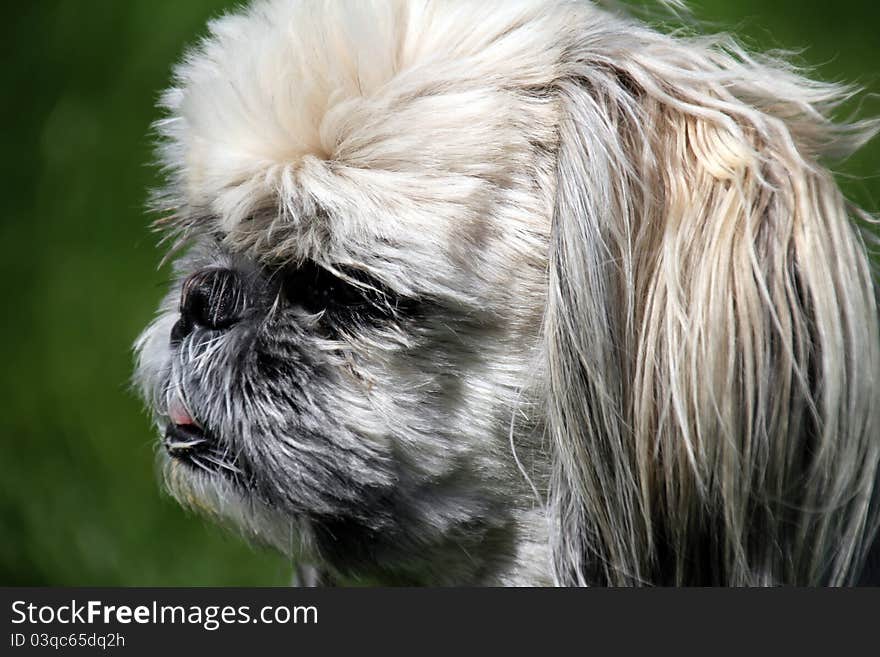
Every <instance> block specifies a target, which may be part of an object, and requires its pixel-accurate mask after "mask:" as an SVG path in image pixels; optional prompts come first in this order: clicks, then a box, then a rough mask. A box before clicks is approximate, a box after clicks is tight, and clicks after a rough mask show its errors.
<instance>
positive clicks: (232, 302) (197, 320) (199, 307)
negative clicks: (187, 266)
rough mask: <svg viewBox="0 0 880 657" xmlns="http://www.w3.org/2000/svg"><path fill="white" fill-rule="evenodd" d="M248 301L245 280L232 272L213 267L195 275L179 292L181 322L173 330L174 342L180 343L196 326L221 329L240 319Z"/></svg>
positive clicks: (188, 279) (187, 280)
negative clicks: (245, 295)
mask: <svg viewBox="0 0 880 657" xmlns="http://www.w3.org/2000/svg"><path fill="white" fill-rule="evenodd" d="M244 306H245V298H244V290H243V287H242V281H241V279H240V278H239V275H238V274H237V273H236V272H234V271H232V270H231V269H220V268H216V267H212V268H209V269H202V270H201V271H197V272H196V273H195V274H192V275H191V276H190V277H189V278H187V279H186V280H185V281H184V282H183V287H182V289H181V292H180V319H178V320H177V323H176V324H175V325H174V327H173V328H172V329H171V341H172V342H179V341H180V340H182V339H183V338H185V337H186V336H187V335H189V334H190V333H192V331H193V329H194V328H195V327H196V326H200V327H202V328H206V329H212V330H221V329H225V328H229V327H230V326H232V325H233V324H235V322H237V321H238V320H239V319H240V318H241V314H242V312H243V310H244Z"/></svg>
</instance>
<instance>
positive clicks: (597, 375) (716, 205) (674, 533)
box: [545, 17, 880, 585]
mask: <svg viewBox="0 0 880 657" xmlns="http://www.w3.org/2000/svg"><path fill="white" fill-rule="evenodd" d="M573 32H574V30H573ZM571 38H572V45H571V46H570V47H569V48H568V49H567V51H566V52H567V53H568V57H569V59H568V61H567V62H566V63H565V65H564V66H565V68H564V70H563V72H562V75H561V78H560V82H559V84H558V87H557V91H558V94H559V97H560V99H561V101H560V102H561V109H562V115H563V118H562V121H561V124H560V128H559V129H560V146H559V154H558V190H557V199H556V208H555V215H554V219H553V222H554V223H553V230H552V244H551V266H550V288H549V298H548V309H547V313H546V320H545V321H546V323H545V340H546V344H545V348H546V354H547V370H548V373H549V384H548V426H549V429H548V430H549V433H550V436H551V438H552V444H553V448H554V471H553V480H552V483H551V506H552V513H553V519H554V531H553V551H554V566H555V571H556V577H557V580H558V582H559V583H561V584H612V585H622V584H642V583H646V584H667V583H668V584H728V585H755V584H780V583H797V584H819V583H827V584H845V583H851V582H853V581H854V579H855V578H856V577H857V575H858V572H859V569H860V566H861V563H862V561H863V558H864V553H865V550H866V547H867V546H868V545H869V544H870V540H871V539H872V537H873V535H874V533H875V528H876V525H877V519H878V509H877V500H876V488H875V482H876V479H877V465H878V451H880V450H878V448H880V404H878V399H877V393H876V392H875V390H874V385H875V384H877V383H878V382H880V332H878V318H877V308H876V305H875V296H874V288H873V283H872V276H871V272H870V266H869V262H868V259H867V256H866V254H865V249H864V245H863V244H862V240H861V238H860V236H859V233H858V230H857V229H856V227H855V225H854V223H853V221H852V220H853V218H855V217H859V218H861V219H867V216H866V215H864V213H862V212H861V211H859V210H858V209H856V208H853V207H851V206H849V205H848V204H847V202H846V201H845V200H844V198H843V197H842V195H841V193H840V191H839V189H838V187H837V186H836V184H835V182H834V179H833V177H832V176H831V175H830V174H829V172H828V171H827V170H825V169H824V168H822V167H821V166H820V165H819V164H817V160H818V159H819V158H821V157H824V156H840V155H845V154H848V153H850V152H852V151H853V150H855V149H856V148H858V147H859V146H860V145H861V144H862V143H863V142H864V141H865V140H867V139H868V138H869V137H870V136H872V135H873V132H874V130H873V126H872V125H869V124H866V123H860V124H855V125H838V124H835V123H833V122H832V121H831V120H830V118H829V115H830V112H831V111H832V110H833V109H834V108H835V107H836V106H837V105H838V104H839V103H840V102H841V101H842V100H844V99H846V98H847V97H848V96H849V95H850V90H848V89H844V88H841V87H838V86H834V85H826V84H819V83H816V82H812V81H809V80H807V79H805V78H803V77H801V76H800V75H799V74H798V73H797V72H795V71H794V70H793V69H791V68H790V67H787V66H785V65H784V64H781V63H779V62H776V61H772V60H770V59H761V60H758V59H756V58H752V57H750V56H748V55H747V54H745V53H744V52H743V51H742V50H740V49H739V48H738V47H737V46H736V45H735V44H733V43H731V42H729V41H727V40H724V39H714V40H708V39H685V38H673V37H668V36H664V35H661V34H658V33H655V32H653V31H650V30H648V29H647V28H640V27H639V26H637V25H634V24H630V23H629V22H627V21H625V20H623V19H618V18H611V17H608V18H605V19H600V20H595V21H593V22H591V23H590V24H589V25H588V26H586V27H583V32H582V33H581V34H580V35H578V36H573V37H571Z"/></svg>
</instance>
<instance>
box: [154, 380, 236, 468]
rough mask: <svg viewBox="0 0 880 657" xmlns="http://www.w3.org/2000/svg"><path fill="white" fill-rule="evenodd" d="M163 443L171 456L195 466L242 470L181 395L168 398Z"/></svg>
mask: <svg viewBox="0 0 880 657" xmlns="http://www.w3.org/2000/svg"><path fill="white" fill-rule="evenodd" d="M162 444H163V446H164V447H165V451H166V452H167V453H168V455H169V456H170V457H171V458H173V459H175V460H176V461H180V462H182V463H185V464H186V465H188V466H190V467H192V468H194V469H198V470H202V471H205V472H208V473H210V474H224V475H226V476H238V475H240V474H241V469H240V468H239V467H238V466H237V465H236V464H235V459H234V458H233V457H232V456H231V455H230V454H229V451H228V449H223V448H222V447H221V445H220V442H219V441H218V440H217V438H216V436H215V435H214V434H213V433H212V432H211V431H210V430H209V429H207V428H206V427H205V426H204V425H203V424H202V423H200V422H198V421H197V420H195V419H194V418H193V417H192V415H191V414H190V412H189V411H188V410H187V409H186V407H185V406H184V404H183V402H182V401H181V400H180V399H179V398H178V397H173V398H172V399H171V400H170V401H169V404H168V423H167V425H166V427H165V437H164V439H163V441H162Z"/></svg>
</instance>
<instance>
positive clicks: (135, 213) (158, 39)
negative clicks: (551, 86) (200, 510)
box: [0, 0, 880, 586]
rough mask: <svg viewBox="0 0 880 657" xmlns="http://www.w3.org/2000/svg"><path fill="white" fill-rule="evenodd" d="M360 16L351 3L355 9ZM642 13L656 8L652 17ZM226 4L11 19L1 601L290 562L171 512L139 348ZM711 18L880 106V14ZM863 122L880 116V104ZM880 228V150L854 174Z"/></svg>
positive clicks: (814, 10) (709, 11)
mask: <svg viewBox="0 0 880 657" xmlns="http://www.w3.org/2000/svg"><path fill="white" fill-rule="evenodd" d="M340 1H343V0H340ZM643 4H644V3H643ZM232 6H234V3H230V2H224V1H222V0H186V1H185V2H172V1H171V0H164V1H153V0H137V1H136V0H60V1H55V2H52V1H45V0H44V1H32V2H19V3H8V5H7V8H6V14H7V15H6V16H5V20H4V21H3V24H4V25H3V28H4V31H5V34H4V38H3V40H2V45H0V48H2V50H3V57H2V65H0V66H2V72H0V75H2V86H0V88H2V89H3V94H4V97H5V101H4V102H3V104H2V110H0V111H2V112H3V124H2V125H3V143H4V157H2V158H0V167H2V176H0V180H2V184H3V186H4V193H3V199H4V203H5V208H4V211H3V214H2V219H0V249H2V259H0V265H2V272H0V274H2V275H0V286H2V288H0V289H2V298H3V299H5V300H6V311H5V313H4V320H3V322H2V324H0V330H2V335H0V358H2V365H3V375H2V376H0V584H6V585H10V584H13V585H156V586H159V585H168V586H173V585H239V584H241V585H245V584H247V585H268V584H285V583H287V582H289V580H290V568H289V566H288V565H287V564H286V563H285V562H284V561H283V560H282V559H281V558H280V557H278V556H276V555H274V554H271V553H266V552H261V551H256V550H254V549H252V548H250V547H248V546H246V545H245V544H244V543H242V542H241V541H240V540H239V539H238V538H237V537H235V536H233V535H228V534H225V533H224V532H222V531H221V530H219V529H216V528H214V527H213V526H211V525H209V524H208V523H206V522H204V521H202V520H201V519H198V518H194V517H190V516H187V514H185V513H184V512H183V511H181V510H180V509H178V507H177V506H176V505H175V504H174V503H173V502H172V501H170V500H169V499H168V498H167V497H165V496H164V495H162V494H160V492H159V490H158V487H157V485H156V480H155V475H154V471H153V449H154V447H153V443H154V436H153V434H152V431H151V429H150V426H149V421H148V418H147V416H146V414H145V413H144V412H143V410H142V408H141V404H140V402H139V401H138V400H137V399H136V398H135V397H134V395H133V394H132V393H131V391H130V389H129V385H128V377H129V374H130V371H131V365H132V359H131V351H130V346H131V343H132V342H133V340H134V339H135V337H136V336H137V334H138V332H139V331H140V329H141V328H142V327H143V326H144V325H145V324H146V323H147V322H148V321H149V319H150V317H151V314H152V312H153V309H154V308H155V305H156V303H157V302H158V299H159V297H160V295H161V294H162V285H163V283H164V281H165V280H166V278H167V272H166V271H161V270H158V269H157V263H158V261H159V252H158V251H157V250H156V248H155V247H156V237H155V236H154V235H153V234H151V233H150V232H149V231H148V230H147V227H146V226H147V223H148V221H149V218H148V217H147V216H146V215H145V213H144V210H143V206H144V200H145V190H146V189H147V188H149V187H151V186H154V185H156V184H157V183H158V178H157V173H156V171H155V170H154V169H153V168H151V167H150V166H148V163H149V161H150V159H151V146H150V136H149V126H150V123H151V122H152V121H153V120H155V119H156V118H157V117H158V114H157V112H156V110H155V109H154V103H155V100H156V97H157V94H158V92H159V91H160V90H161V89H163V88H164V87H165V86H166V85H167V84H168V82H169V71H170V67H171V65H172V63H173V62H174V61H175V60H177V59H178V58H179V57H180V55H181V53H182V51H183V48H184V46H185V45H186V44H189V43H192V42H193V40H194V39H195V38H197V37H198V35H199V34H201V33H203V31H204V24H205V21H206V20H207V19H208V18H209V17H211V16H216V15H217V14H218V13H220V12H222V11H223V10H224V9H226V8H230V7H232ZM692 7H693V8H694V13H695V16H696V17H697V18H698V19H699V20H701V21H704V22H706V23H707V24H708V25H709V27H711V28H713V29H721V28H724V29H729V30H731V31H734V32H736V33H737V34H739V35H741V36H743V37H744V38H745V41H746V42H747V43H748V44H750V45H752V46H756V47H760V48H767V47H782V48H790V49H801V48H802V49H803V52H802V54H801V55H800V57H799V61H800V62H801V63H807V64H810V65H813V66H815V67H816V71H817V75H819V76H820V77H822V78H825V79H833V80H847V81H855V82H858V83H860V84H862V85H863V86H865V87H866V88H867V89H868V90H869V91H872V92H875V93H876V92H880V81H878V62H880V37H878V36H877V26H878V24H880V3H878V2H875V1H873V0H838V2H834V3H828V2H820V1H818V0H816V1H810V0H807V1H803V0H801V1H797V0H772V1H767V0H765V1H760V2H759V1H754V0H748V1H731V0H703V1H702V2H695V3H692ZM850 109H851V110H856V109H860V114H862V115H868V114H880V102H878V101H877V99H876V98H870V97H867V98H862V100H861V101H860V102H857V103H855V104H853V105H852V106H851V108H850ZM842 170H843V171H844V172H845V173H846V174H848V175H847V176H846V179H845V180H844V181H843V184H844V186H845V188H846V189H847V191H848V193H849V194H850V196H851V197H853V198H854V199H856V200H857V201H858V202H860V203H861V204H862V205H864V206H866V207H867V208H868V209H870V210H873V211H877V210H878V209H880V203H878V201H877V199H878V198H880V180H878V177H877V174H878V173H880V143H877V142H875V143H874V144H872V145H871V146H869V147H868V148H866V149H865V150H864V151H863V152H862V153H861V154H860V155H859V156H857V157H856V158H854V160H853V161H852V162H851V163H849V164H847V165H845V166H844V167H843V168H842Z"/></svg>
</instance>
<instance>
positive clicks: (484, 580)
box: [135, 0, 880, 586]
mask: <svg viewBox="0 0 880 657" xmlns="http://www.w3.org/2000/svg"><path fill="white" fill-rule="evenodd" d="M853 93H854V90H853V89H851V88H849V87H845V86H841V85H835V84H826V83H821V82H816V81H813V80H810V79H808V78H807V77H805V76H804V75H803V74H802V73H801V72H799V71H798V70H797V69H795V68H794V67H793V66H791V65H789V64H787V63H785V62H783V61H780V60H778V59H774V58H772V57H769V56H764V55H753V54H749V53H748V52H746V51H745V50H744V49H742V48H741V47H740V46H739V45H737V43H736V42H735V41H734V40H733V39H731V38H728V37H725V36H714V37H707V36H694V35H691V36H688V35H684V34H681V33H679V34H676V35H668V34H664V33H662V32H660V31H658V30H656V29H654V28H652V27H649V26H648V25H647V24H646V23H645V22H642V21H641V20H639V19H638V18H636V17H633V16H630V15H626V14H624V13H622V12H620V11H617V10H614V9H612V8H609V7H605V6H600V5H597V4H594V3H589V2H583V1H581V2H576V1H565V0H558V1H556V0H549V1H547V2H538V1H535V0H523V1H520V0H517V1H510V2H508V1H506V0H505V1H504V2H494V1H493V2H479V3H477V2H467V1H459V0H449V1H442V2H441V1H433V0H424V1H419V2H404V1H396V0H371V1H369V2H363V3H342V2H334V1H332V0H260V1H258V2H255V3H253V4H252V5H250V6H249V7H247V8H244V9H242V10H240V11H238V12H236V13H231V14H228V15H225V16H223V17H222V18H219V19H217V20H215V21H213V22H211V23H210V27H209V34H208V36H207V37H206V38H205V39H204V40H203V41H202V42H201V43H200V44H199V45H198V46H197V47H196V48H195V49H193V50H191V51H190V52H189V54H188V55H187V56H186V57H185V58H184V59H183V61H182V63H180V65H179V66H178V67H177V68H176V71H175V80H174V83H173V86H172V88H171V89H170V90H168V91H167V92H166V93H165V94H164V96H163V97H162V101H161V104H162V107H163V108H164V112H165V114H164V118H163V119H161V120H160V121H159V122H158V123H157V126H156V129H157V131H158V133H159V135H160V139H159V146H158V158H159V161H160V163H161V166H162V167H163V170H164V172H165V175H166V179H167V183H166V185H165V186H164V187H163V189H162V190H160V191H158V192H157V193H156V194H155V197H154V199H153V206H154V208H155V210H156V211H158V212H159V213H160V219H159V220H158V226H159V227H160V229H161V230H162V231H163V232H164V234H165V238H166V239H167V240H168V241H167V242H166V244H167V245H169V254H170V256H171V257H172V258H173V259H174V273H175V274H174V282H173V284H172V285H171V288H170V291H169V293H168V294H167V296H166V297H165V299H164V301H163V302H162V303H161V306H160V308H159V312H158V316H157V318H156V319H155V320H154V321H153V323H152V324H151V325H150V326H149V327H148V328H147V329H146V330H145V331H144V333H143V334H142V336H141V337H140V338H139V339H138V341H137V343H136V352H137V365H136V374H135V379H136V382H137V385H138V386H139V390H140V391H141V393H142V395H143V398H144V399H145V400H146V402H147V404H148V405H149V407H150V408H151V409H152V413H153V415H154V417H155V421H156V425H157V427H158V430H159V432H160V435H161V441H160V442H161V447H160V450H159V457H158V458H159V461H160V468H161V472H162V477H163V479H164V482H165V485H166V486H167V488H168V490H169V491H170V492H171V493H172V494H173V495H174V496H175V497H176V498H177V499H178V500H179V501H180V502H181V503H182V504H183V505H185V506H187V507H189V508H191V509H195V510H198V511H199V512H202V513H205V514H207V515H209V516H210V517H212V518H214V519H216V520H217V521H219V522H222V523H224V524H228V525H231V526H233V527H236V528H238V529H239V530H240V531H241V532H242V533H243V534H244V535H245V536H247V537H248V538H249V539H250V540H253V541H255V542H257V543H260V544H266V545H270V546H274V547H275V548H277V549H278V550H281V551H282V552H283V553H284V554H286V555H287V556H288V557H289V558H290V559H291V560H292V561H293V562H295V563H297V564H301V565H303V566H304V568H306V569H307V570H306V571H305V572H307V573H311V575H309V578H310V579H311V580H313V581H315V580H320V582H321V583H324V584H340V585H346V584H355V583H357V584H365V583H366V584H384V585H435V586H436V585H515V586H518V585H591V586H597V585H598V586H602V585H610V586H624V585H728V586H752V585H782V584H797V585H848V584H855V583H858V582H860V581H863V578H864V570H865V563H866V559H867V555H868V553H869V551H870V549H871V546H872V543H873V538H874V535H875V533H876V530H877V525H878V489H877V474H878V470H877V468H878V458H880V457H878V448H880V416H878V413H880V403H878V395H877V394H876V391H875V388H874V386H875V384H876V382H877V381H880V332H878V314H877V305H876V297H875V288H874V280H873V274H872V270H871V265H870V261H869V258H868V247H867V245H866V243H867V239H868V238H869V236H870V234H869V233H863V232H861V229H860V228H859V226H860V225H862V224H865V223H868V222H870V221H871V220H872V219H871V216H870V215H869V214H868V213H867V212H865V211H863V210H861V209H859V208H858V207H856V206H854V205H853V204H851V203H849V202H848V201H847V200H846V199H845V198H844V196H843V195H842V193H841V191H840V189H839V188H838V186H837V184H836V183H835V181H834V178H833V176H832V174H831V173H830V172H829V170H828V169H827V168H826V165H825V164H823V163H825V162H827V161H829V159H830V158H840V157H843V156H846V155H849V154H850V153H852V152H854V151H855V150H857V149H858V148H859V147H860V146H861V145H863V144H864V143H865V142H866V141H867V140H868V139H869V138H870V137H872V136H873V134H874V133H875V132H876V128H877V123H876V122H871V121H859V122H853V123H840V122H836V121H835V120H833V119H832V118H831V115H832V113H833V111H834V110H835V109H836V108H837V107H838V106H839V105H840V103H842V102H843V101H844V100H846V99H848V98H849V97H851V96H852V94H853Z"/></svg>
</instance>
